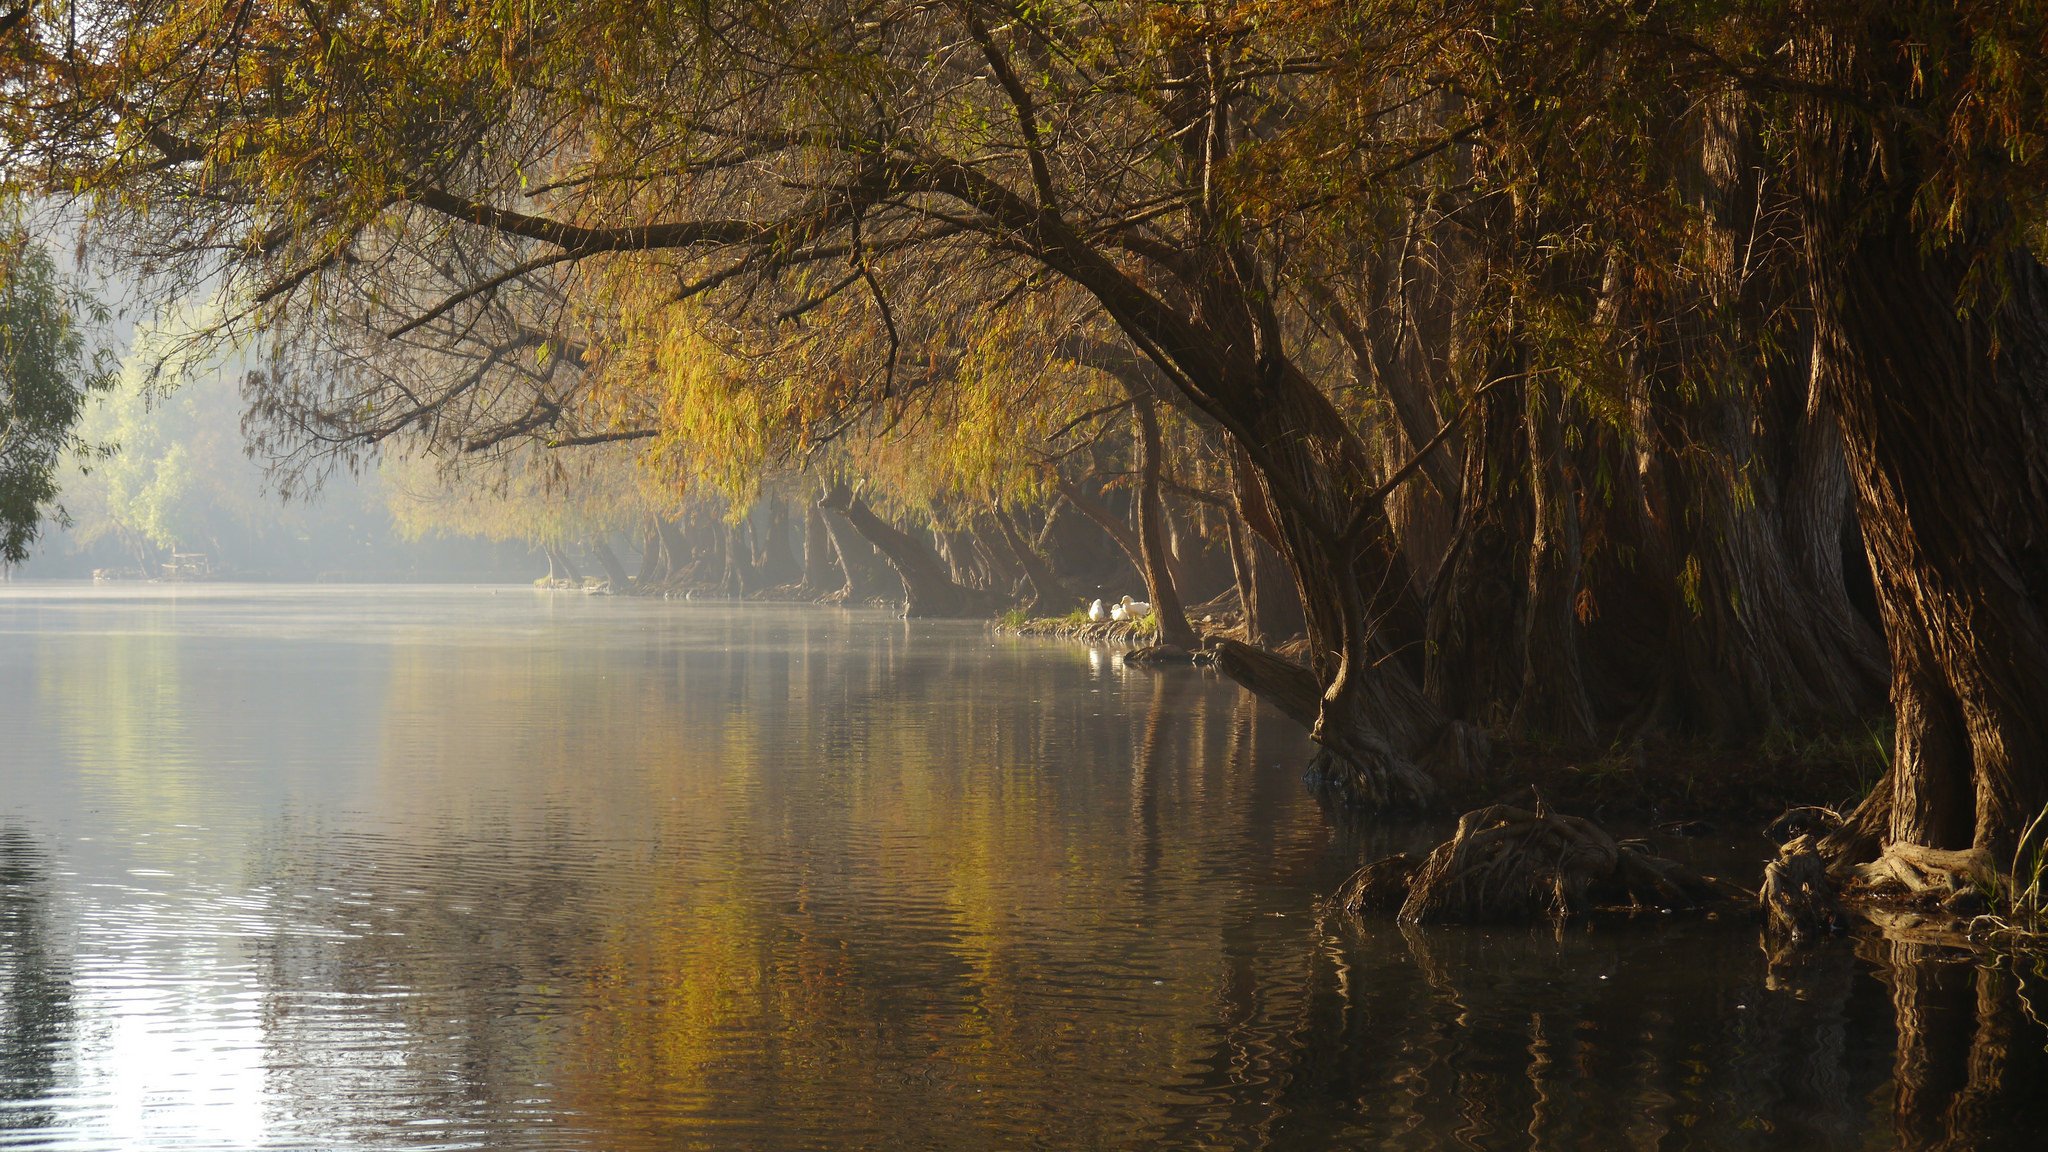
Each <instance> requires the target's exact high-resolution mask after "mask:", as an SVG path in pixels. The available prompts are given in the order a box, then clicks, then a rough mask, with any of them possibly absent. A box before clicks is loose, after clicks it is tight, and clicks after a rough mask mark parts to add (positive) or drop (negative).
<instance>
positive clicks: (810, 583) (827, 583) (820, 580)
mask: <svg viewBox="0 0 2048 1152" xmlns="http://www.w3.org/2000/svg"><path fill="white" fill-rule="evenodd" d="M845 586H846V574H845V573H844V572H843V571H841V570H840V569H839V567H838V564H837V563H836V562H835V560H834V558H833V551H832V535H831V530H830V529H829V528H827V527H826V526H825V510H824V509H822V508H820V507H818V506H817V505H816V504H810V505H806V507H805V508H804V592H805V594H806V595H809V596H814V597H816V596H825V595H829V594H831V593H833V592H837V591H838V590H840V589H841V588H844V587H845Z"/></svg>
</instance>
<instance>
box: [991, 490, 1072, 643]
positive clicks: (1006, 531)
mask: <svg viewBox="0 0 2048 1152" xmlns="http://www.w3.org/2000/svg"><path fill="white" fill-rule="evenodd" d="M990 515H991V518H992V519H993V521H994V522H995V527H996V532H997V534H998V536H999V537H1000V539H1001V540H1002V542H1003V543H1004V544H1006V545H1008V546H1009V549H1010V554H1011V555H1012V556H1013V557H1015V559H1016V561H1017V564H1018V566H1019V567H1020V568H1022V569H1023V570H1024V579H1025V580H1026V581H1028V582H1029V583H1030V585H1031V609H1030V611H1031V614H1032V615H1033V616H1064V615H1066V614H1067V613H1068V612H1070V611H1072V610H1073V608H1074V606H1075V605H1076V604H1077V603H1079V602H1080V599H1081V598H1080V597H1079V596H1076V595H1075V594H1074V592H1073V591H1072V590H1071V589H1069V588H1068V587H1067V586H1066V584H1065V583H1064V582H1063V581H1061V580H1060V578H1059V574H1058V573H1056V572H1055V571H1053V566H1052V561H1050V560H1048V559H1046V558H1045V557H1044V556H1042V555H1040V554H1039V552H1038V549H1037V548H1036V547H1034V546H1033V545H1032V543H1031V540H1030V539H1029V538H1028V537H1027V536H1025V534H1024V533H1023V531H1022V530H1021V529H1020V528H1019V526H1018V524H1017V521H1016V518H1015V517H1013V516H1011V515H1010V511H1009V509H1007V508H1004V507H1003V506H1002V505H1000V504H997V505H994V506H993V508H992V511H991V513H990Z"/></svg>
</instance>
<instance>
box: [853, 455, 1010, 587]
mask: <svg viewBox="0 0 2048 1152" xmlns="http://www.w3.org/2000/svg"><path fill="white" fill-rule="evenodd" d="M819 503H820V504H821V505H822V506H823V507H824V508H825V509H826V510H827V511H831V512H837V513H839V514H840V515H841V516H844V517H845V518H846V521H847V523H848V524H849V525H851V526H852V528H853V530H854V531H855V532H858V533H859V534H860V535H861V537H862V538H863V539H865V540H866V541H867V542H868V543H870V544H872V545H874V546H875V550H876V551H878V552H880V553H881V554H882V557H883V558H884V559H886V560H887V561H888V562H889V566H890V567H892V568H894V569H895V570H896V575H897V576H898V577H900V578H901V579H902V581H903V596H904V605H903V614H904V615H905V616H910V617H920V616H956V617H987V616H993V615H995V614H996V613H997V612H999V611H1001V610H1002V608H1003V606H1004V605H1006V604H1008V603H1009V598H1008V597H1007V596H1003V595H1001V594H999V593H993V592H986V591H982V590H980V589H976V588H966V587H962V586H961V585H959V584H956V583H954V582H953V578H952V574H951V573H950V572H949V571H948V570H947V566H946V562H945V561H944V560H942V559H940V558H939V554H938V553H937V552H936V551H935V550H933V549H932V548H931V547H930V546H929V545H927V544H924V543H923V542H921V541H919V540H917V539H916V538H915V537H913V536H911V535H910V533H908V532H905V531H903V530H902V529H900V528H897V527H896V526H895V525H893V524H890V523H888V522H887V521H885V520H883V519H882V518H881V517H879V516H877V515H875V514H874V512H873V511H872V510H871V509H869V508H868V506H867V503H866V502H865V501H863V500H862V499H861V498H860V497H859V496H857V495H855V494H854V491H853V489H852V488H850V487H848V486H847V484H846V483H845V482H844V481H840V482H837V483H835V484H833V486H832V487H831V489H830V490H829V491H827V492H826V494H825V495H824V497H823V498H822V499H821V500H820V501H819Z"/></svg>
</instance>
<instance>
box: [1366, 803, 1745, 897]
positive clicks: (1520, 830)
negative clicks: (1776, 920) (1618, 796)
mask: <svg viewBox="0 0 2048 1152" xmlns="http://www.w3.org/2000/svg"><path fill="white" fill-rule="evenodd" d="M1396 891H1399V892H1400V898H1399V900H1398V903H1399V906H1400V918H1401V920H1402V922H1403V923H1410V924H1445V923H1467V924H1474V923H1499V922H1509V921H1519V920H1534V919H1542V918H1552V919H1565V918H1568V917H1572V916H1578V915H1583V914H1585V913H1587V912H1590V911H1593V910H1595V909H1599V908H1616V907H1626V908H1644V907H1656V908H1692V907H1697V906H1699V905H1702V904H1706V903H1709V902H1712V901H1715V900H1718V899H1721V898H1722V897H1723V896H1724V895H1725V893H1724V892H1723V890H1722V889H1721V887H1720V886H1719V885H1718V884H1717V883H1716V882H1715V881H1714V880H1712V879H1710V878H1708V877H1704V876H1700V875H1698V874H1696V873H1694V872H1692V871H1691V870H1690V869H1688V868H1686V867H1685V866H1684V865H1682V864H1679V863H1677V862H1676V861H1672V860H1666V859H1664V858H1663V857H1660V856H1654V855H1651V854H1650V853H1649V852H1648V851H1647V850H1645V849H1644V848H1643V847H1642V846H1641V845H1639V844H1634V843H1629V842H1621V841H1616V840H1615V839H1614V838H1613V837H1611V836H1609V835H1608V834H1607V833H1606V832H1604V831H1602V830H1601V829H1600V828H1599V827H1598V826H1597V825H1595V824H1593V823H1592V822H1591V821H1588V820H1583V819H1580V818H1579V817H1576V816H1564V815H1560V814H1558V813H1554V812H1551V811H1549V810H1548V809H1547V808H1545V807H1544V806H1542V805H1541V804H1538V805H1537V806H1536V808H1535V809H1534V810H1533V811H1532V810H1530V809H1525V808H1517V807H1514V806H1511V805H1507V804H1494V805H1491V806H1489V807H1486V808H1481V809H1479V810H1477V811H1474V812H1468V813H1466V814H1465V815H1464V817H1462V818H1461V819H1460V820H1459V821H1458V831H1457V834H1456V835H1454V836H1453V837H1452V838H1451V839H1450V840H1448V841H1446V842H1445V843H1443V844H1440V845H1438V846H1437V847H1436V849H1435V850H1434V851H1432V852H1431V853H1430V854H1429V857H1428V859H1426V860H1424V861H1422V862H1421V864H1420V865H1413V866H1412V861H1405V862H1404V861H1403V860H1402V859H1401V858H1398V857H1390V858H1388V859H1386V860H1381V861H1376V862H1375V863H1373V864H1369V865H1367V866H1366V867H1365V868H1364V869H1362V870H1361V871H1360V872H1359V873H1358V874H1357V875H1356V876H1354V877H1353V878H1352V880H1351V882H1350V883H1348V884H1346V886H1345V888H1344V894H1343V900H1344V902H1345V904H1346V907H1347V908H1352V909H1353V910H1354V911H1362V910H1366V909H1370V908H1374V907H1379V908H1387V907H1392V906H1394V904H1395V903H1396V902H1397V901H1396V900H1395V899H1394V893H1395V892H1396ZM1354 906H1355V907H1354Z"/></svg>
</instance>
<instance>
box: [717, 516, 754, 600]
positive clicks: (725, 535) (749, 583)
mask: <svg viewBox="0 0 2048 1152" xmlns="http://www.w3.org/2000/svg"><path fill="white" fill-rule="evenodd" d="M719 538H720V540H721V541H722V542H723V552H724V555H725V563H724V564H723V565H722V566H721V567H720V568H719V573H718V594H719V595H721V596H723V597H725V598H726V599H728V600H744V599H746V598H747V593H749V592H751V591H753V590H754V585H755V574H754V549H753V546H752V545H751V544H749V543H748V542H747V525H746V521H744V520H742V521H740V522H739V523H737V524H735V523H732V522H731V521H724V520H722V521H720V522H719Z"/></svg>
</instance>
